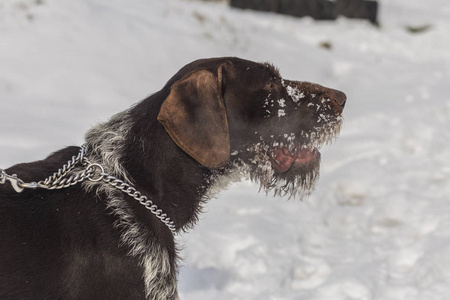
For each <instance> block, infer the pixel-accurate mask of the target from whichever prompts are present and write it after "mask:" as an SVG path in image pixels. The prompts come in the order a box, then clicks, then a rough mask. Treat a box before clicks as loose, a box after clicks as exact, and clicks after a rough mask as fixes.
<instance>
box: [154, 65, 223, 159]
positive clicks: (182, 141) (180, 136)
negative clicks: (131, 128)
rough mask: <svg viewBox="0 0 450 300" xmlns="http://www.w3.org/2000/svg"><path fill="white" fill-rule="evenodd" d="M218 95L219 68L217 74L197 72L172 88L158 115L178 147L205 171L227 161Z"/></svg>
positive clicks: (221, 104) (220, 94)
mask: <svg viewBox="0 0 450 300" xmlns="http://www.w3.org/2000/svg"><path fill="white" fill-rule="evenodd" d="M222 95H223V94H222V66H220V67H219V68H218V70H217V75H215V74H213V73H211V72H209V71H206V70H197V71H194V72H192V73H191V74H189V75H188V76H186V77H184V78H183V79H180V80H178V81H176V82H175V83H174V84H173V85H172V87H171V91H170V94H169V96H168V97H167V98H166V99H165V100H164V102H163V104H162V106H161V110H160V112H159V115H158V121H159V122H160V123H161V124H162V125H163V126H164V129H165V130H166V132H167V133H168V134H169V135H170V137H171V138H172V140H173V141H174V142H175V143H176V144H177V145H178V147H180V148H181V149H183V151H185V152H186V153H187V154H189V155H190V156H191V157H193V158H194V159H195V160H196V161H197V162H199V163H200V164H202V165H204V166H206V167H208V168H220V167H223V166H224V165H225V164H226V163H227V162H228V161H229V159H230V135H229V131H228V122H227V115H226V110H225V105H224V102H223V96H222Z"/></svg>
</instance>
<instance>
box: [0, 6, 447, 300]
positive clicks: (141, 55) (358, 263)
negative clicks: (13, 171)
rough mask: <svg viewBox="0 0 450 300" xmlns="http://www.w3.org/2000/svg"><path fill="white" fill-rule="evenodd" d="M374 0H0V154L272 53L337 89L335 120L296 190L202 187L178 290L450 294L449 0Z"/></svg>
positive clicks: (68, 140)
mask: <svg viewBox="0 0 450 300" xmlns="http://www.w3.org/2000/svg"><path fill="white" fill-rule="evenodd" d="M380 2H381V3H380V4H381V11H380V22H381V27H380V28H376V27H373V26H371V25H370V24H369V23H367V22H366V21H362V20H348V19H343V18H341V19H339V20H337V21H336V22H315V21H313V20H312V19H309V18H304V19H296V18H293V17H288V16H281V15H273V14H268V13H261V12H251V11H242V10H236V9H230V8H229V7H228V6H227V5H225V4H224V3H205V2H199V1H183V0H164V1H160V0H129V1H120V0H77V1H73V0H8V1H0V101H1V102H0V167H7V166H10V165H12V164H15V163H17V162H23V161H32V160H36V159H41V158H44V157H45V156H46V155H47V154H48V153H50V152H52V151H54V150H57V149H59V148H62V147H64V146H66V145H80V144H81V143H82V142H83V135H84V133H85V132H86V131H87V129H89V128H90V127H91V126H92V125H94V124H96V123H97V122H99V121H104V120H106V119H107V118H108V117H110V116H112V115H113V114H114V113H116V112H118V111H121V110H123V109H125V108H127V107H129V106H130V105H132V104H133V103H135V102H137V101H138V100H140V99H143V98H145V97H146V96H148V95H149V94H151V93H153V92H156V91H157V90H159V89H160V88H161V87H162V86H163V84H164V83H165V82H166V81H167V80H168V79H169V78H170V77H171V76H172V75H173V74H174V73H175V72H176V71H177V70H178V69H179V68H180V67H182V66H183V65H184V64H186V63H188V62H190V61H192V60H194V59H197V58H202V57H213V56H239V57H243V58H247V59H251V60H255V61H271V62H273V63H274V64H276V65H278V66H279V68H280V70H281V73H282V75H283V76H284V77H285V78H290V79H297V80H307V81H313V82H318V83H320V84H323V85H327V86H330V87H333V88H337V89H340V90H343V91H344V92H346V94H347V96H348V99H349V101H348V104H347V106H346V109H345V111H344V117H345V123H344V126H343V129H342V131H341V136H340V138H339V139H338V140H337V141H336V142H335V143H334V144H333V145H331V146H327V147H325V148H324V149H323V151H322V172H321V178H320V180H319V182H318V184H317V188H316V191H315V192H314V193H313V195H312V196H311V197H309V198H308V199H306V200H305V201H303V202H299V201H297V200H288V199H285V198H274V197H272V196H271V195H268V196H266V195H264V194H258V189H257V187H256V186H254V185H252V184H251V183H249V182H242V183H240V184H238V185H234V186H232V187H231V188H230V189H229V190H227V191H225V192H223V193H221V194H220V196H219V197H218V199H213V200H211V201H210V202H209V203H208V205H207V207H206V213H205V214H203V215H202V216H201V220H200V222H199V224H198V226H197V228H196V229H194V230H192V231H191V232H189V233H188V234H184V235H182V236H180V237H179V242H180V244H181V245H182V246H183V251H182V256H183V257H184V261H183V262H182V263H183V266H182V268H181V272H180V295H181V298H182V299H185V300H191V299H216V300H222V299H223V300H230V299H231V300H233V299H236V300H240V299H245V300H247V299H258V300H260V299H274V300H275V299H277V300H280V299H283V300H284V299H285V300H287V299H290V300H294V299H295V300H298V299H300V300H301V299H305V300H306V299H308V300H328V299H331V300H347V299H358V300H370V299H380V300H401V299H404V300H427V299H430V300H431V299H433V300H443V299H450V148H449V147H450V2H449V1H448V0H428V1H424V0H383V1H380ZM408 28H409V29H408ZM418 28H424V29H425V30H424V31H421V32H419V33H412V32H411V30H410V29H418ZM412 31H414V30H412ZM324 42H326V43H329V44H330V45H331V49H325V48H323V47H320V44H323V43H324ZM0 242H1V241H0Z"/></svg>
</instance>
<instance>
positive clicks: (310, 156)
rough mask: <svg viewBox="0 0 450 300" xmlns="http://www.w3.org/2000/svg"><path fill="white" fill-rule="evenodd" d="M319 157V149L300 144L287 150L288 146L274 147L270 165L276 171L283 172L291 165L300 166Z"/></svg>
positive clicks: (291, 166)
mask: <svg viewBox="0 0 450 300" xmlns="http://www.w3.org/2000/svg"><path fill="white" fill-rule="evenodd" d="M319 158H320V152H319V150H318V149H317V148H316V147H314V148H312V149H311V148H310V147H308V146H302V147H300V148H299V149H293V150H289V148H288V147H275V148H274V149H273V151H272V153H271V155H270V162H271V163H272V167H273V168H274V169H275V170H276V171H277V172H278V173H285V172H287V171H288V170H290V169H291V168H293V167H302V166H305V165H308V164H310V163H311V162H313V161H316V160H317V159H319Z"/></svg>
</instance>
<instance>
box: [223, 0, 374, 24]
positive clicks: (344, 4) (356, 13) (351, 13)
mask: <svg viewBox="0 0 450 300" xmlns="http://www.w3.org/2000/svg"><path fill="white" fill-rule="evenodd" d="M230 5H231V6H232V7H237V8H243V9H246V8H248V9H254V10H261V11H270V12H275V13H280V14H286V15H291V16H296V17H304V16H311V17H312V18H314V19H316V20H335V19H336V18H337V17H338V16H339V15H342V16H345V17H348V18H357V19H367V20H369V21H370V22H372V23H373V24H378V21H377V12H378V2H377V1H376V0H230Z"/></svg>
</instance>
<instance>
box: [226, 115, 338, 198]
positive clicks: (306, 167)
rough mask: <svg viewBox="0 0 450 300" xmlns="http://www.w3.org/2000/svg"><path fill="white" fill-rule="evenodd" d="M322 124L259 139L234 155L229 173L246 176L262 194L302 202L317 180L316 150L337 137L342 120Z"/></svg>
mask: <svg viewBox="0 0 450 300" xmlns="http://www.w3.org/2000/svg"><path fill="white" fill-rule="evenodd" d="M326 121H327V122H325V123H324V124H323V125H322V126H321V127H316V128H313V129H312V130H310V131H306V130H305V131H301V133H299V134H297V135H296V134H293V133H290V134H282V135H279V136H274V135H270V136H269V137H267V136H266V137H260V141H259V142H257V143H253V144H250V145H247V146H246V147H244V149H241V150H239V151H236V153H235V154H236V155H235V159H234V160H232V164H231V165H232V168H231V169H234V170H236V171H238V173H240V174H241V175H244V174H245V175H247V176H248V178H249V179H251V180H252V181H253V182H256V183H258V184H259V185H260V190H262V191H264V192H265V193H266V194H270V193H273V195H274V196H288V197H289V198H299V199H304V198H305V197H307V196H309V195H310V194H311V192H312V191H313V190H314V187H315V183H316V181H317V179H318V178H319V169H320V158H321V156H320V152H319V150H320V148H321V147H322V146H323V145H324V144H328V143H331V142H332V141H333V140H334V139H335V138H336V137H337V135H338V134H339V131H340V127H341V123H342V118H341V117H340V116H332V117H330V118H328V119H327V120H326ZM232 157H233V156H232Z"/></svg>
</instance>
